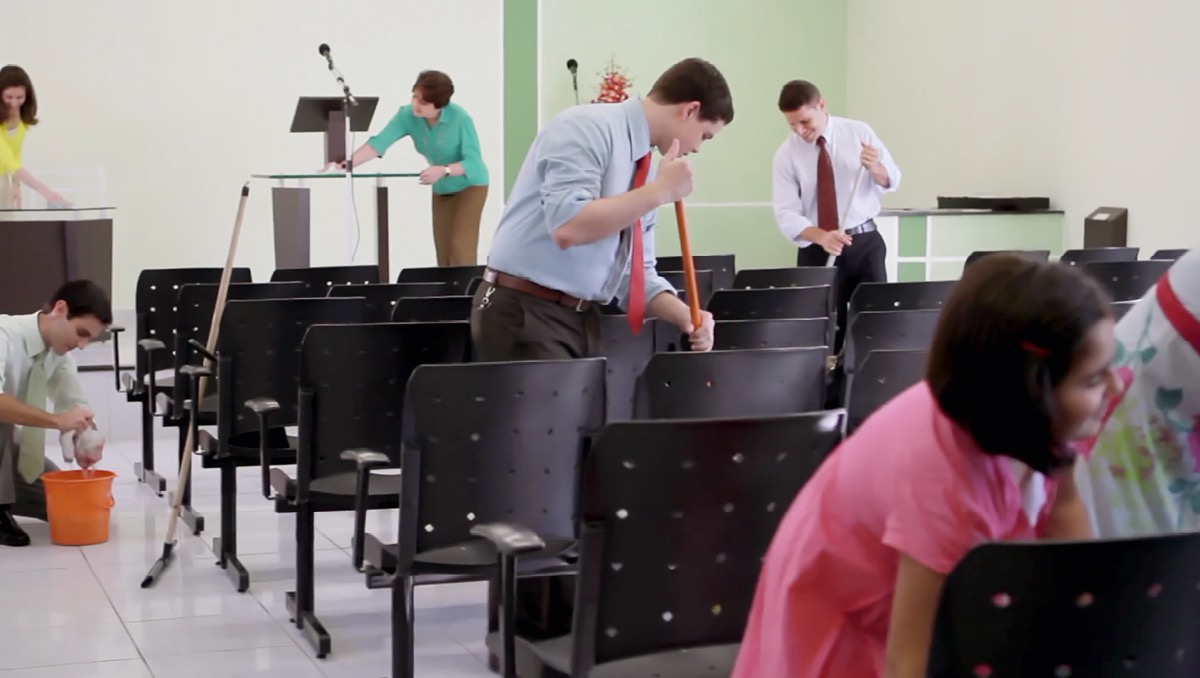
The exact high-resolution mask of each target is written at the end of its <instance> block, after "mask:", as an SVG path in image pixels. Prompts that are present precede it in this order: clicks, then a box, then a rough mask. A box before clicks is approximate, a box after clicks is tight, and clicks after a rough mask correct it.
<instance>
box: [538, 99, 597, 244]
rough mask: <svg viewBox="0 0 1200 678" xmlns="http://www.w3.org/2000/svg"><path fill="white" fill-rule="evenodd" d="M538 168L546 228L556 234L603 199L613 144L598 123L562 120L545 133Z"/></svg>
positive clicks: (548, 128)
mask: <svg viewBox="0 0 1200 678" xmlns="http://www.w3.org/2000/svg"><path fill="white" fill-rule="evenodd" d="M542 135H543V136H542V139H541V143H540V149H539V155H538V168H539V170H540V173H541V175H542V190H541V195H542V207H543V211H544V213H545V215H546V229H547V230H548V231H549V232H551V233H553V232H554V231H556V230H558V229H559V228H561V227H562V225H563V224H565V223H567V222H568V221H570V220H572V219H574V218H575V216H576V215H577V214H579V212H580V211H582V210H583V208H584V207H586V206H587V204H588V203H589V202H591V201H593V200H596V199H597V198H599V197H600V194H601V189H602V186H603V183H604V168H605V159H606V158H609V157H611V156H612V148H611V144H610V142H609V141H608V139H607V138H606V136H605V135H604V134H603V130H602V129H601V128H600V126H599V125H597V124H596V123H595V122H593V121H590V120H586V119H579V120H569V121H568V120H560V121H556V124H552V126H550V127H547V128H546V129H545V130H544V131H543V132H542Z"/></svg>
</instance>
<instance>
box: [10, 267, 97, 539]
mask: <svg viewBox="0 0 1200 678" xmlns="http://www.w3.org/2000/svg"><path fill="white" fill-rule="evenodd" d="M111 324H112V304H111V303H110V302H109V300H108V295H107V294H105V292H104V290H102V289H100V287H99V286H97V285H96V284H95V283H93V282H91V281H90V280H75V281H72V282H68V283H66V284H65V285H63V286H62V287H61V288H59V290H58V291H57V292H55V293H54V295H53V296H52V297H51V298H50V301H49V302H48V303H47V304H46V306H44V307H43V308H42V310H40V311H38V312H36V313H30V314H27V315H0V546H27V545H28V544H29V535H28V534H26V533H25V531H24V530H22V529H21V528H20V526H18V525H17V523H16V521H15V520H14V519H13V515H14V513H15V514H16V515H24V516H29V517H32V518H38V519H41V520H45V519H46V499H45V494H44V490H43V488H42V481H41V475H42V473H44V472H46V471H55V470H58V467H57V466H55V465H54V463H53V462H51V461H50V460H49V459H47V458H46V453H45V440H46V431H47V429H49V430H56V431H61V432H64V433H65V432H67V431H82V430H84V429H85V428H87V427H89V426H93V425H94V424H93V421H92V417H93V415H92V410H91V408H89V407H88V402H87V397H86V396H85V395H84V393H83V388H82V387H81V386H80V383H79V372H78V370H77V369H76V367H75V360H74V359H73V358H72V357H71V356H70V355H69V354H70V352H71V351H73V350H75V349H78V348H83V347H84V346H86V345H87V343H88V342H89V341H91V340H92V339H93V338H94V337H96V336H97V335H99V334H100V333H102V332H103V331H104V330H105V328H106V327H107V326H109V325H111ZM46 400H50V401H51V402H53V403H54V410H53V412H51V411H47V410H46V409H45V407H46ZM97 459H98V457H97Z"/></svg>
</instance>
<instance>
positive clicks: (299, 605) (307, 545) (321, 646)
mask: <svg viewBox="0 0 1200 678" xmlns="http://www.w3.org/2000/svg"><path fill="white" fill-rule="evenodd" d="M315 539H316V513H315V512H314V511H313V510H312V507H311V506H308V505H303V506H300V507H299V508H298V509H297V510H296V590H295V591H289V592H288V593H287V597H286V598H287V608H288V612H290V613H291V615H292V621H293V622H295V624H296V628H298V629H300V630H302V631H303V632H304V637H305V638H307V639H308V642H309V643H311V644H312V646H313V649H315V650H316V651H317V659H324V658H325V655H327V654H329V651H330V645H331V644H332V643H331V640H330V637H329V632H328V631H326V630H325V626H324V625H322V624H321V621H320V620H319V619H317V615H316V612H315V601H314V597H315V596H314V583H315V582H314V578H315V568H316V562H315V560H314V554H313V549H314V544H313V542H314V540H315Z"/></svg>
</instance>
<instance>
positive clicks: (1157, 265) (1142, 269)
mask: <svg viewBox="0 0 1200 678" xmlns="http://www.w3.org/2000/svg"><path fill="white" fill-rule="evenodd" d="M1174 264H1175V262H1174V261H1166V260H1154V259H1148V260H1142V261H1136V260H1135V261H1096V262H1086V261H1085V262H1081V263H1080V264H1079V268H1080V269H1082V270H1083V271H1084V272H1085V273H1087V274H1088V275H1090V276H1092V277H1093V278H1095V279H1096V280H1098V281H1099V282H1100V284H1101V285H1103V286H1104V288H1105V289H1106V290H1108V293H1109V295H1111V296H1112V298H1113V301H1133V300H1136V299H1141V298H1142V296H1143V295H1145V294H1146V292H1148V291H1150V288H1151V287H1154V283H1156V282H1158V279H1159V278H1161V277H1163V274H1165V273H1166V272H1167V269H1169V268H1171V266H1173V265H1174Z"/></svg>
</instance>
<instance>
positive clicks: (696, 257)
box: [654, 254, 737, 292]
mask: <svg viewBox="0 0 1200 678" xmlns="http://www.w3.org/2000/svg"><path fill="white" fill-rule="evenodd" d="M692 264H693V265H694V266H695V267H696V270H697V271H712V276H713V291H714V292H719V291H720V290H727V289H729V288H731V287H733V276H734V273H735V272H736V271H737V268H736V267H735V265H734V264H735V257H734V255H732V254H693V255H692ZM654 269H655V270H656V271H658V272H659V274H660V275H661V274H662V272H663V271H682V270H683V257H680V256H669V257H658V258H657V259H656V262H655V266H654Z"/></svg>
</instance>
